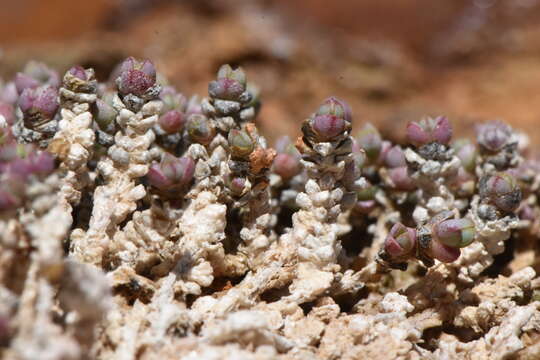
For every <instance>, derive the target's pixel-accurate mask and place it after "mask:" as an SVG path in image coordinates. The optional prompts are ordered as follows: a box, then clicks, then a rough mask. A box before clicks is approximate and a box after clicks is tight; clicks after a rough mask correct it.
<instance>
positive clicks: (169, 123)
mask: <svg viewBox="0 0 540 360" xmlns="http://www.w3.org/2000/svg"><path fill="white" fill-rule="evenodd" d="M184 123H185V117H184V114H182V113H181V112H180V111H178V110H171V111H167V112H166V113H165V114H163V115H161V116H160V117H159V120H158V124H159V126H160V127H161V128H162V129H163V130H164V131H165V132H166V133H167V134H174V133H177V132H180V131H181V130H182V129H183V128H184Z"/></svg>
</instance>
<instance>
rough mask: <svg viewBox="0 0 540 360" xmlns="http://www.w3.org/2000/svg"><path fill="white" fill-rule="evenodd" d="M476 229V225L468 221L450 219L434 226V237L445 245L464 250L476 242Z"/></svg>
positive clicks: (464, 219) (465, 219)
mask: <svg viewBox="0 0 540 360" xmlns="http://www.w3.org/2000/svg"><path fill="white" fill-rule="evenodd" d="M475 234H476V229H475V227H474V223H473V222H472V221H471V220H469V219H467V218H463V219H449V220H444V221H441V222H439V223H436V224H435V225H434V226H433V237H434V239H435V240H436V241H439V242H441V243H442V244H443V245H446V246H450V247H456V248H462V247H465V246H468V245H470V244H471V243H472V242H473V241H474V237H475Z"/></svg>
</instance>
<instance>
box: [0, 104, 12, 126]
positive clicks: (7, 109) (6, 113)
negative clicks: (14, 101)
mask: <svg viewBox="0 0 540 360" xmlns="http://www.w3.org/2000/svg"><path fill="white" fill-rule="evenodd" d="M0 116H3V117H4V119H5V120H6V123H7V124H8V125H13V124H14V123H15V110H14V109H13V106H12V105H11V104H8V103H5V102H2V101H0Z"/></svg>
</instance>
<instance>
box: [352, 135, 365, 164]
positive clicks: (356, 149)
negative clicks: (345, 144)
mask: <svg viewBox="0 0 540 360" xmlns="http://www.w3.org/2000/svg"><path fill="white" fill-rule="evenodd" d="M352 154H353V159H354V163H355V165H356V168H357V169H358V170H361V169H362V168H363V167H364V165H365V164H366V161H367V156H366V152H365V151H364V150H362V149H361V148H360V146H358V144H357V143H356V141H353V144H352Z"/></svg>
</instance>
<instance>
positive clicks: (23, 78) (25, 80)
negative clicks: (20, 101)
mask: <svg viewBox="0 0 540 360" xmlns="http://www.w3.org/2000/svg"><path fill="white" fill-rule="evenodd" d="M15 86H16V87H17V92H18V93H19V94H21V93H22V92H23V91H24V89H35V88H37V87H38V86H39V81H37V80H35V79H33V78H32V77H30V76H28V75H26V74H23V73H17V74H15Z"/></svg>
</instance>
